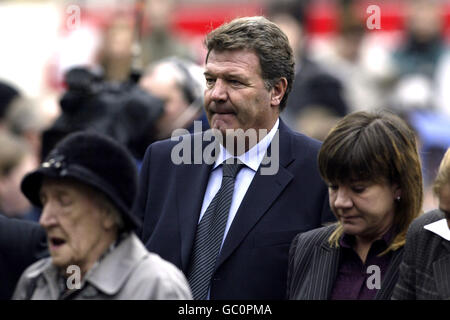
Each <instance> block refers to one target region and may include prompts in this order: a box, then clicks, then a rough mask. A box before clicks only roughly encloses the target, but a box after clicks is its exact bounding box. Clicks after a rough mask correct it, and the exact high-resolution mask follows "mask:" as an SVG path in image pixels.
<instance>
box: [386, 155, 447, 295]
mask: <svg viewBox="0 0 450 320" xmlns="http://www.w3.org/2000/svg"><path fill="white" fill-rule="evenodd" d="M433 192H434V194H435V195H436V196H437V197H438V198H439V210H433V211H430V212H428V213H425V214H424V215H422V216H420V217H419V218H417V219H416V220H414V222H413V223H412V224H411V227H410V228H409V230H408V234H407V236H406V245H405V254H404V255H403V262H402V264H401V265H400V276H399V280H398V283H397V286H396V287H395V290H394V293H393V295H392V299H396V300H397V299H398V300H400V299H402V300H431V299H445V300H449V299H450V148H449V149H448V150H447V152H446V153H445V155H444V158H443V159H442V161H441V165H440V166H439V171H438V174H437V176H436V179H435V181H434V185H433Z"/></svg>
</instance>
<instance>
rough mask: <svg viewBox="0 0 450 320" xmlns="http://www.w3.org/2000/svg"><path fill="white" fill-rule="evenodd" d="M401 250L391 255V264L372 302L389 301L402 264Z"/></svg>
mask: <svg viewBox="0 0 450 320" xmlns="http://www.w3.org/2000/svg"><path fill="white" fill-rule="evenodd" d="M403 250H404V248H400V249H397V250H395V251H394V252H393V253H392V258H391V262H390V263H389V267H388V270H387V271H386V274H385V276H384V279H383V282H382V283H381V289H380V290H378V292H377V294H376V295H375V298H374V300H389V299H391V295H392V292H393V290H394V287H395V285H396V283H397V280H398V271H399V268H400V264H401V262H402V257H403Z"/></svg>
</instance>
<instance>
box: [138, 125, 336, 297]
mask: <svg viewBox="0 0 450 320" xmlns="http://www.w3.org/2000/svg"><path fill="white" fill-rule="evenodd" d="M198 138H200V139H201V137H198ZM194 139H196V138H194ZM279 141H280V150H279V158H280V167H279V170H278V172H277V173H276V174H275V175H261V174H260V169H261V168H260V169H259V170H258V172H257V173H256V174H255V177H254V179H253V181H252V183H251V185H250V186H249V189H248V191H247V193H246V195H245V197H244V199H243V201H242V203H241V205H240V207H239V210H238V211H237V214H236V217H235V218H234V221H233V223H232V225H231V227H230V230H229V232H228V234H227V238H226V239H225V242H224V244H223V247H222V250H221V253H220V256H219V257H218V261H217V264H216V269H215V271H214V274H213V276H212V281H211V290H210V297H211V299H284V298H285V293H286V274H287V258H288V249H289V244H290V242H291V241H292V239H293V238H294V236H295V235H296V234H297V233H299V232H302V231H306V230H310V229H313V228H317V227H319V226H321V225H322V223H323V222H325V221H330V220H334V216H333V215H332V213H331V211H330V209H329V206H328V194H327V188H326V185H325V184H324V183H323V182H322V180H321V179H320V176H319V172H318V168H317V160H316V159H317V153H318V150H319V148H320V143H319V142H318V141H315V140H312V139H310V138H308V137H306V136H304V135H301V134H298V133H294V132H293V131H291V130H290V129H289V128H288V127H287V126H286V125H285V124H284V123H283V122H282V121H280V127H279ZM175 144H177V142H174V141H162V142H157V143H154V144H152V145H151V146H150V147H149V148H148V150H147V152H146V155H145V158H144V162H143V166H142V170H141V176H140V184H141V185H140V192H139V196H138V200H137V206H136V207H135V210H134V212H135V213H136V214H137V215H138V216H140V218H141V219H142V220H143V229H142V231H141V233H140V235H141V239H142V241H143V243H145V245H146V247H147V249H149V250H150V251H153V252H156V253H158V254H159V255H161V257H163V258H164V259H166V260H169V261H170V262H172V263H174V264H175V265H176V266H178V267H179V268H180V269H181V270H183V272H185V273H186V272H187V270H188V266H189V260H190V257H191V250H192V247H193V242H194V237H195V230H196V228H197V223H198V219H199V215H200V210H201V206H202V202H203V195H204V193H205V190H206V186H207V183H208V177H209V174H210V172H211V169H212V165H208V164H205V163H203V164H191V165H175V164H174V163H173V162H172V161H171V157H170V155H171V150H172V148H173V146H174V145H175ZM203 148H205V145H200V147H199V150H196V152H202V151H203Z"/></svg>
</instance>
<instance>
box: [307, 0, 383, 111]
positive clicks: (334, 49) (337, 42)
mask: <svg viewBox="0 0 450 320" xmlns="http://www.w3.org/2000/svg"><path fill="white" fill-rule="evenodd" d="M339 3H340V7H339V11H338V23H339V24H338V30H337V34H336V36H335V37H334V38H333V39H332V40H331V46H330V47H329V48H328V50H321V51H320V52H316V53H315V54H314V59H315V61H317V62H319V63H320V64H321V65H322V66H323V67H324V68H326V70H327V71H328V72H330V73H331V74H332V75H333V76H334V77H336V78H337V79H339V81H340V82H341V83H342V86H343V91H342V96H343V99H344V102H345V104H346V105H347V107H348V112H354V111H360V110H364V111H371V110H372V111H373V110H376V109H379V108H383V107H384V106H385V99H386V97H385V93H384V81H385V79H384V77H381V76H379V75H377V74H375V73H373V72H372V70H370V68H368V67H367V66H366V64H365V62H364V59H363V57H364V56H363V54H362V53H363V49H364V40H365V37H366V21H365V20H364V19H362V18H360V17H359V16H358V15H357V13H356V12H355V9H354V8H353V6H352V1H341V2H339Z"/></svg>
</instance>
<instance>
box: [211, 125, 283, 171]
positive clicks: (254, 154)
mask: <svg viewBox="0 0 450 320" xmlns="http://www.w3.org/2000/svg"><path fill="white" fill-rule="evenodd" d="M279 125H280V119H277V122H275V125H274V126H273V127H272V129H271V130H270V132H269V133H268V134H267V135H266V136H265V137H264V138H263V139H262V140H261V141H259V142H258V143H257V144H256V145H255V146H253V147H252V148H251V149H250V150H248V151H247V152H246V153H244V154H242V155H240V156H238V157H236V158H237V159H239V160H240V161H241V162H242V163H244V164H245V165H246V166H247V167H248V168H250V169H252V170H253V171H255V172H256V171H258V168H259V166H260V164H261V162H262V160H263V159H264V156H265V155H266V151H267V148H268V147H269V145H270V143H271V142H272V139H273V137H274V136H275V133H276V132H277V130H278V127H279ZM229 158H235V157H234V156H233V155H232V154H231V153H229V152H228V150H227V149H225V147H224V146H223V145H221V144H220V145H219V156H218V157H217V159H216V161H215V163H214V167H213V170H214V169H216V168H217V167H218V166H220V165H221V164H222V163H224V162H225V161H226V160H228V159H229Z"/></svg>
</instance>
